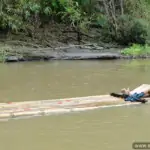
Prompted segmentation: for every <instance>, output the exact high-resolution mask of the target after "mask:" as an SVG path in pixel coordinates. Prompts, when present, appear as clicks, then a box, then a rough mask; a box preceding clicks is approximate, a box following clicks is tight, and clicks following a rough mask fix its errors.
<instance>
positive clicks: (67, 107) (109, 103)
mask: <svg viewBox="0 0 150 150" xmlns="http://www.w3.org/2000/svg"><path fill="white" fill-rule="evenodd" d="M149 88H150V85H148V84H143V85H141V86H140V87H138V88H136V89H134V90H133V91H131V93H134V92H141V91H144V90H146V89H149ZM147 99H148V100H150V98H147ZM148 103H149V102H148ZM139 104H141V103H138V102H134V103H131V102H125V101H124V100H123V99H120V98H115V97H112V96H110V95H99V96H88V97H76V98H65V99H55V100H41V101H28V102H11V103H10V102H9V103H0V121H7V120H10V119H21V118H29V117H36V116H47V115H52V114H62V113H70V112H79V111H86V110H92V109H97V108H106V107H119V106H127V105H139Z"/></svg>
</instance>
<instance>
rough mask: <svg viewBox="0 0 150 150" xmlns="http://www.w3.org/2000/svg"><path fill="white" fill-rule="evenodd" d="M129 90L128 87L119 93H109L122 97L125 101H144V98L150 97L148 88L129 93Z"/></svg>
mask: <svg viewBox="0 0 150 150" xmlns="http://www.w3.org/2000/svg"><path fill="white" fill-rule="evenodd" d="M130 92H131V91H130V90H129V89H122V90H121V94H117V93H111V94H110V95H111V96H114V97H118V98H123V99H124V100H125V101H130V102H141V103H146V102H147V100H146V99H144V98H146V97H150V89H149V90H145V91H143V92H140V93H136V92H135V93H133V94H131V93H130Z"/></svg>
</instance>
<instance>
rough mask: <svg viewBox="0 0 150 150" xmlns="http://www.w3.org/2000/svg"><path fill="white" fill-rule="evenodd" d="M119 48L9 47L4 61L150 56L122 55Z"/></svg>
mask: <svg viewBox="0 0 150 150" xmlns="http://www.w3.org/2000/svg"><path fill="white" fill-rule="evenodd" d="M121 50H122V49H121V48H105V47H99V46H93V45H92V44H91V45H82V46H77V45H76V46H75V45H72V46H68V47H60V48H54V49H52V48H27V47H26V48H23V47H22V48H11V49H9V50H6V52H5V56H4V61H5V62H19V61H38V60H45V61H48V60H94V59H97V60H110V59H135V58H150V56H138V57H132V56H123V55H121Z"/></svg>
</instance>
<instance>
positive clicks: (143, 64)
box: [0, 60, 150, 150]
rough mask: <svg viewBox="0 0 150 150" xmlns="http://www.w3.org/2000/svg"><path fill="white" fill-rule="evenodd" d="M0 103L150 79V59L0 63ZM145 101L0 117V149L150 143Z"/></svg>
mask: <svg viewBox="0 0 150 150" xmlns="http://www.w3.org/2000/svg"><path fill="white" fill-rule="evenodd" d="M0 70H1V73H0V83H1V84H0V102H8V101H29V100H41V99H53V98H65V97H76V96H89V95H99V94H107V93H109V92H112V91H119V90H120V89H121V88H123V87H130V88H131V89H132V88H134V87H136V86H138V85H140V84H143V83H148V84H150V80H149V77H150V61H148V60H141V61H140V60H138V61H137V60H135V61H129V60H123V61H53V62H32V63H31V62H30V63H18V64H17V63H16V64H0ZM149 117H150V106H149V105H141V106H136V107H135V106H134V107H120V108H109V109H101V110H94V111H89V112H82V113H74V114H65V115H60V116H48V117H39V118H32V119H27V120H13V121H9V122H0V149H2V150H50V149H53V150H91V149H92V150H101V149H102V150H109V149H112V150H130V149H132V143H133V142H134V141H144V142H147V141H148V142H150V130H149V127H150V120H149Z"/></svg>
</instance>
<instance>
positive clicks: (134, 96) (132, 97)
mask: <svg viewBox="0 0 150 150" xmlns="http://www.w3.org/2000/svg"><path fill="white" fill-rule="evenodd" d="M143 97H144V92H141V93H134V94H132V95H130V96H128V97H127V98H125V101H130V102H134V101H138V100H140V99H141V98H143Z"/></svg>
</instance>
